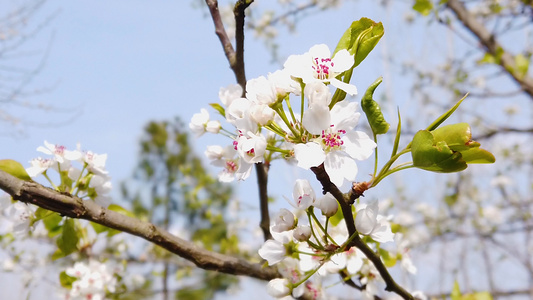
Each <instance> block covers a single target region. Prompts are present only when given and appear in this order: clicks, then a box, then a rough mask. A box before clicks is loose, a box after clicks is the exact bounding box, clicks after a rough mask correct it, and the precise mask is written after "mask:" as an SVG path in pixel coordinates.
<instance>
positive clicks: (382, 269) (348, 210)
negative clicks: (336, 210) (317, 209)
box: [311, 164, 414, 299]
mask: <svg viewBox="0 0 533 300" xmlns="http://www.w3.org/2000/svg"><path fill="white" fill-rule="evenodd" d="M311 171H313V173H315V175H316V178H317V180H318V181H319V182H320V184H321V185H322V188H323V191H322V192H323V193H324V194H325V193H327V192H329V193H331V194H332V195H333V197H335V199H337V202H339V205H340V207H341V210H342V214H343V216H344V221H345V223H346V227H347V228H348V234H349V236H355V237H354V239H353V240H352V242H351V243H350V244H349V245H348V247H347V248H346V249H349V247H350V246H354V247H356V248H358V249H359V250H361V252H363V253H364V254H365V256H366V257H367V258H368V259H369V260H370V261H372V263H373V264H374V266H375V267H376V269H377V270H378V272H379V274H380V275H381V277H382V278H383V280H384V281H385V284H386V287H385V290H386V291H389V292H394V293H396V294H398V295H399V296H401V297H402V298H403V299H414V297H413V296H412V295H411V294H410V293H409V292H408V291H407V290H405V289H404V288H403V287H401V286H400V285H399V284H398V283H396V281H394V279H393V278H392V276H391V275H390V273H389V271H388V270H387V267H386V266H385V264H384V263H383V261H381V258H380V257H379V254H377V253H376V252H374V250H372V249H371V248H370V247H369V246H368V245H367V244H365V242H363V240H361V238H360V237H359V233H358V232H357V229H356V228H355V220H354V218H353V214H352V207H351V205H352V204H351V201H350V196H349V195H344V194H343V193H342V192H341V191H340V190H339V188H338V187H337V186H336V185H335V184H333V183H332V182H331V180H330V179H329V176H328V174H327V173H326V170H325V169H324V164H321V165H320V166H318V167H312V168H311Z"/></svg>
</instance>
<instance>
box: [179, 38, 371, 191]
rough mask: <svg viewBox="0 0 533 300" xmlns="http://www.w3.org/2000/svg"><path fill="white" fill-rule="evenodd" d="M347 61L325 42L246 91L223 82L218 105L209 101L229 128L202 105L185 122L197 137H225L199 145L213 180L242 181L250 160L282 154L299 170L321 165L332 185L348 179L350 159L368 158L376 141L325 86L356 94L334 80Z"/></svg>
mask: <svg viewBox="0 0 533 300" xmlns="http://www.w3.org/2000/svg"><path fill="white" fill-rule="evenodd" d="M353 65H354V57H353V55H351V54H350V53H349V52H348V51H347V50H345V49H344V50H340V51H338V52H337V53H335V54H334V55H333V56H332V55H331V52H330V50H329V48H328V46H327V45H324V44H320V45H315V46H313V47H311V48H310V49H309V51H308V52H306V53H304V54H302V55H292V56H290V57H289V58H288V59H287V61H286V62H285V64H284V68H283V69H281V70H278V71H275V72H273V73H270V74H268V75H267V76H266V77H265V76H260V77H258V78H253V79H250V80H249V81H248V82H247V83H246V92H245V93H243V90H242V88H241V87H240V86H239V85H230V86H228V87H226V88H222V89H221V90H220V92H219V98H220V101H221V103H222V105H220V104H212V105H211V106H213V107H214V108H215V109H216V110H217V111H218V112H219V113H220V114H221V115H222V116H223V117H224V118H225V121H226V122H227V123H228V124H230V125H232V126H233V127H234V128H233V129H226V128H223V126H222V125H221V123H220V122H219V121H216V120H212V119H211V117H210V115H209V112H208V111H207V110H205V109H202V110H201V112H200V113H198V114H195V115H194V116H193V117H192V119H191V122H190V124H189V127H190V129H191V131H192V132H193V133H194V134H195V135H197V136H201V135H203V134H204V133H206V132H209V133H218V134H223V135H225V136H227V137H229V138H230V139H231V142H230V143H228V144H227V145H222V146H221V145H214V146H209V147H208V148H207V150H206V151H205V154H206V156H207V157H208V158H209V159H210V160H211V162H212V164H213V165H215V166H217V167H221V168H222V171H221V172H220V173H219V180H220V181H222V182H230V181H233V180H235V179H237V180H245V179H246V178H247V177H248V176H249V175H250V172H251V168H252V166H253V164H256V163H264V162H270V161H271V160H273V159H277V158H283V159H286V160H290V161H295V162H296V164H297V165H298V166H299V167H301V168H304V169H309V168H311V167H317V166H319V165H322V164H323V165H324V168H325V170H326V172H327V174H328V175H329V177H330V179H331V182H333V183H334V184H335V185H337V186H341V185H342V184H344V183H345V182H352V181H354V180H355V177H356V175H357V164H356V161H357V160H365V159H367V158H368V157H370V156H371V155H372V153H373V151H374V149H375V148H376V143H375V142H374V141H373V140H372V139H371V138H370V137H369V136H368V135H367V134H366V133H364V132H362V131H357V130H355V127H356V125H357V123H358V121H359V117H360V113H359V112H358V111H357V106H358V104H357V103H356V102H350V101H349V100H348V99H346V100H342V101H336V103H334V102H333V101H332V100H333V96H332V95H333V94H332V92H331V90H330V88H331V87H334V88H337V89H340V90H342V91H344V92H346V93H347V94H348V95H352V96H353V95H356V94H357V88H356V87H355V86H354V85H352V84H349V83H345V82H343V81H341V80H339V79H338V76H339V75H341V74H343V72H345V71H347V70H350V69H351V68H352V66H353Z"/></svg>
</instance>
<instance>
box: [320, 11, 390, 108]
mask: <svg viewBox="0 0 533 300" xmlns="http://www.w3.org/2000/svg"><path fill="white" fill-rule="evenodd" d="M384 33H385V31H384V29H383V24H381V22H380V23H376V22H374V21H372V20H371V19H368V18H361V19H360V20H358V21H354V22H352V24H351V25H350V27H349V28H348V29H347V30H346V31H345V32H344V34H343V35H342V37H341V39H340V40H339V43H338V44H337V47H336V48H335V51H333V56H335V54H336V53H337V52H339V51H340V50H348V52H350V54H352V55H354V60H355V62H354V64H353V66H352V67H351V68H350V69H349V70H347V71H346V72H344V75H343V78H342V81H343V82H345V83H350V79H351V78H352V74H353V69H354V68H355V67H357V66H358V65H359V64H360V63H361V62H362V61H363V60H364V59H365V58H366V57H367V56H368V54H369V53H370V51H372V49H374V47H375V46H376V45H377V43H378V42H379V40H380V39H381V37H382V36H383V34H384ZM344 98H346V92H345V91H343V90H341V89H337V91H335V94H334V95H333V97H332V101H331V104H330V106H329V107H330V109H331V108H332V107H333V106H334V105H335V103H337V102H339V101H342V100H344Z"/></svg>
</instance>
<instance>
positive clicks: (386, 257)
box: [378, 248, 398, 268]
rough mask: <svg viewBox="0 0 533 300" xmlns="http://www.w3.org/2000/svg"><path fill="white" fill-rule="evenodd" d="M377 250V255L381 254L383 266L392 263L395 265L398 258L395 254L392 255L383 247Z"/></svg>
mask: <svg viewBox="0 0 533 300" xmlns="http://www.w3.org/2000/svg"><path fill="white" fill-rule="evenodd" d="M378 252H379V255H380V256H381V259H382V260H383V262H384V263H385V266H387V267H388V268H390V267H394V265H396V261H397V259H398V258H397V257H396V255H394V256H392V255H390V253H389V251H387V250H385V249H381V248H379V250H378Z"/></svg>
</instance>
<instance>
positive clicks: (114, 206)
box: [107, 204, 135, 218]
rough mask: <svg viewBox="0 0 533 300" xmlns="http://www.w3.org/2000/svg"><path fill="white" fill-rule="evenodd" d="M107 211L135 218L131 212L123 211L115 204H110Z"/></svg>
mask: <svg viewBox="0 0 533 300" xmlns="http://www.w3.org/2000/svg"><path fill="white" fill-rule="evenodd" d="M107 209H109V210H112V211H114V212H118V213H120V214H123V215H126V216H128V217H132V218H135V215H134V214H133V213H132V212H131V211H129V210H127V209H125V208H124V207H122V206H120V205H117V204H111V205H109V206H108V207H107Z"/></svg>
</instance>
